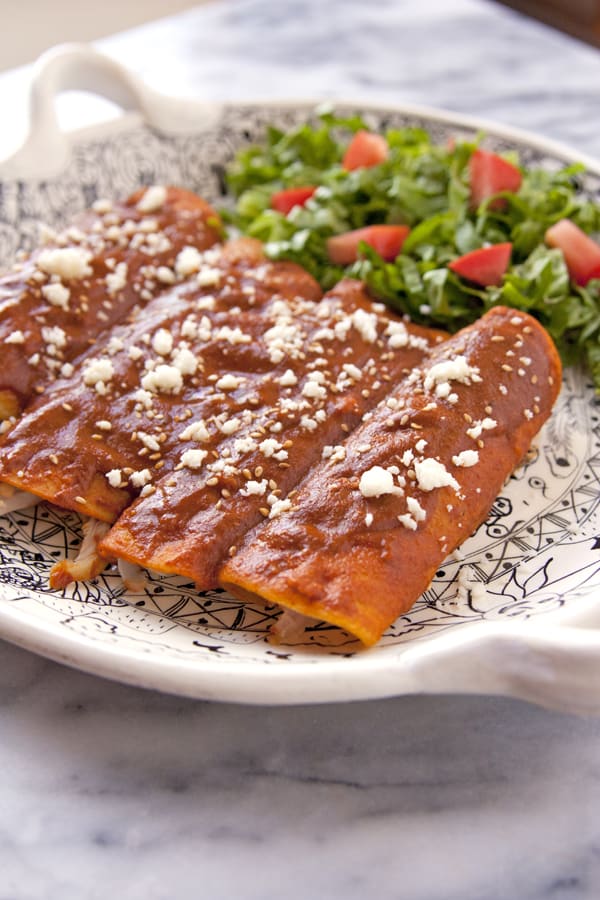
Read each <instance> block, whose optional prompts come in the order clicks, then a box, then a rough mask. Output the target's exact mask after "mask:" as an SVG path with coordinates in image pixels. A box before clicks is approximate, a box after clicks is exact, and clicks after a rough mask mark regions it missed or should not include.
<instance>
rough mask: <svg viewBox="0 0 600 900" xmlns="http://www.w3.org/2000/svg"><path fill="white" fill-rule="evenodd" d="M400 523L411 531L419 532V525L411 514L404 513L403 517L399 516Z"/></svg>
mask: <svg viewBox="0 0 600 900" xmlns="http://www.w3.org/2000/svg"><path fill="white" fill-rule="evenodd" d="M398 521H399V522H400V524H401V525H404V527H405V528H408V529H409V530H410V531H416V530H417V523H416V522H415V520H414V519H413V517H412V516H411V515H409V513H403V514H402V515H401V516H398Z"/></svg>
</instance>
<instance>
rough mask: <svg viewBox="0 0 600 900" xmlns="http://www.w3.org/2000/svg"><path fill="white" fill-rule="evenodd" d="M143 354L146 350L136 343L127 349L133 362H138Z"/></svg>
mask: <svg viewBox="0 0 600 900" xmlns="http://www.w3.org/2000/svg"><path fill="white" fill-rule="evenodd" d="M143 355H144V351H143V350H142V349H141V348H140V347H136V346H135V344H132V345H131V347H129V348H128V350H127V356H128V357H129V359H130V360H131V361H132V362H137V360H138V359H140V358H141V357H142V356H143Z"/></svg>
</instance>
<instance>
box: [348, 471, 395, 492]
mask: <svg viewBox="0 0 600 900" xmlns="http://www.w3.org/2000/svg"><path fill="white" fill-rule="evenodd" d="M358 489H359V491H360V492H361V494H362V495H363V497H381V496H383V495H384V494H396V493H398V492H399V490H400V489H399V488H397V487H396V485H395V484H394V476H393V475H392V473H391V472H388V471H387V469H383V468H382V467H381V466H372V467H371V468H370V469H367V471H366V472H363V473H362V475H361V476H360V481H359V484H358Z"/></svg>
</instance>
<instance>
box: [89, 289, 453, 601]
mask: <svg viewBox="0 0 600 900" xmlns="http://www.w3.org/2000/svg"><path fill="white" fill-rule="evenodd" d="M315 323H316V324H315ZM309 324H310V325H311V329H310V330H308V331H307V327H308V325H309ZM274 331H275V333H272V334H271V339H273V347H274V348H275V349H276V351H277V353H278V356H277V358H278V359H279V362H278V364H277V365H278V369H277V370H276V371H275V372H274V375H275V377H274V378H273V379H269V380H267V381H265V382H263V388H262V390H261V391H260V392H259V394H258V399H259V403H258V404H257V405H256V407H255V409H254V411H252V410H250V409H248V410H247V412H252V413H253V414H252V415H249V416H248V417H244V416H243V415H242V416H240V422H239V427H237V428H236V429H235V432H234V433H232V436H231V438H230V440H229V441H226V442H223V444H221V445H220V446H219V447H218V448H217V449H216V451H215V453H214V455H213V456H212V457H207V459H206V460H205V461H204V464H203V465H202V467H201V468H199V469H198V470H194V469H191V468H190V467H189V466H185V465H184V466H182V467H179V468H178V469H176V470H175V471H173V473H172V475H170V476H168V477H165V478H163V479H161V480H160V481H158V482H156V484H155V488H156V490H155V491H154V492H153V493H152V495H150V496H147V497H141V498H139V500H137V501H136V502H135V503H134V504H132V505H131V506H130V507H129V508H128V509H127V510H126V511H125V512H124V513H123V515H122V516H121V517H120V518H119V520H118V522H117V523H116V525H115V526H114V528H112V529H111V531H110V532H109V533H108V535H107V536H106V537H105V538H104V539H103V540H102V541H101V543H100V545H99V547H100V550H101V552H102V553H105V554H107V555H111V556H116V557H118V558H122V559H123V558H124V559H126V560H128V561H130V562H134V563H137V564H139V565H142V566H147V567H148V568H152V569H155V570H158V571H161V572H167V573H177V574H180V575H185V576H187V577H189V578H190V579H192V580H193V581H194V582H195V583H196V585H197V586H198V588H199V589H200V590H207V589H209V588H211V587H215V586H216V584H217V575H218V572H219V569H220V567H221V566H222V565H223V563H224V561H225V560H226V559H227V558H228V557H229V556H231V555H232V554H233V553H235V551H236V546H237V545H239V543H240V542H241V541H242V540H243V538H244V535H245V533H246V532H247V531H248V530H249V529H251V528H253V527H254V526H255V525H256V524H257V523H258V522H261V521H263V520H264V518H269V519H272V518H275V517H276V516H278V515H280V514H281V513H283V512H284V511H285V509H286V508H287V507H288V506H289V505H291V503H292V500H291V498H290V494H289V492H290V491H292V490H293V488H294V486H295V485H296V484H297V483H298V481H299V480H300V479H301V478H302V477H303V476H304V475H305V474H306V473H307V472H308V471H309V470H310V469H311V468H312V467H313V466H315V465H316V464H317V463H318V462H319V461H320V460H321V458H322V457H323V455H324V454H325V455H328V456H329V457H331V458H333V457H336V456H337V454H339V453H340V452H341V448H340V445H341V443H342V442H343V441H344V439H345V437H346V436H347V434H348V433H349V432H351V431H352V430H353V429H354V428H355V427H356V426H357V425H358V424H359V423H360V421H361V418H362V417H363V415H364V414H365V413H366V412H367V411H368V410H369V409H370V408H371V407H372V406H373V405H374V404H376V403H377V402H378V400H379V399H380V398H381V397H382V396H384V395H385V394H386V393H387V392H388V391H389V388H390V385H391V384H394V383H396V382H398V381H401V380H402V379H403V378H405V377H406V376H407V375H408V374H409V373H410V372H411V371H412V370H413V368H414V367H415V366H417V365H418V364H419V363H420V362H421V361H422V359H423V356H424V355H425V353H426V352H427V351H428V350H429V349H431V347H433V346H435V345H436V343H438V342H439V341H441V340H442V339H444V338H445V337H447V335H446V334H444V333H442V332H439V331H434V330H432V329H427V328H422V327H419V326H415V325H411V324H408V323H405V322H404V321H402V320H401V319H400V318H398V317H397V316H395V315H394V314H393V313H391V312H390V311H389V310H388V309H386V308H385V307H383V306H382V305H381V304H376V303H373V301H372V300H371V298H370V297H369V296H368V295H367V293H366V292H365V289H364V287H363V285H362V284H361V283H360V282H358V281H353V280H346V281H343V282H341V283H340V284H339V285H338V286H337V287H336V288H334V289H333V290H332V291H331V292H330V293H329V294H327V295H326V296H325V297H324V298H323V300H322V301H321V303H320V304H318V306H316V307H315V309H314V310H313V311H312V313H311V315H310V316H300V317H298V318H297V319H296V320H295V321H292V322H290V323H289V324H288V325H285V326H281V327H279V328H276V329H275V330H274ZM282 369H283V370H284V371H283V374H281V371H282ZM267 387H269V393H267V392H266V388H267ZM272 387H275V388H276V389H277V390H276V394H275V397H274V398H273V394H272V390H271V388H272Z"/></svg>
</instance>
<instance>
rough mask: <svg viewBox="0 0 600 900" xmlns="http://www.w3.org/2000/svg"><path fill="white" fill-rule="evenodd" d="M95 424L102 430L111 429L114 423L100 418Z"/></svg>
mask: <svg viewBox="0 0 600 900" xmlns="http://www.w3.org/2000/svg"><path fill="white" fill-rule="evenodd" d="M95 426H96V428H99V429H100V431H110V430H111V429H112V424H111V423H110V422H109V421H108V420H107V419H100V420H99V421H98V422H95Z"/></svg>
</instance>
